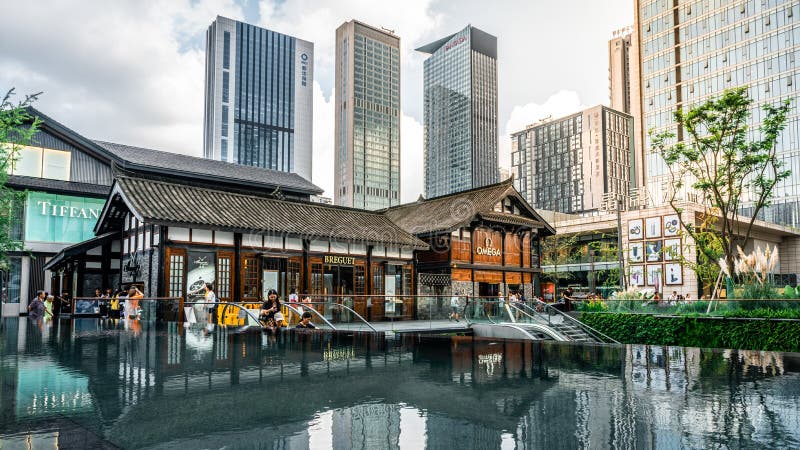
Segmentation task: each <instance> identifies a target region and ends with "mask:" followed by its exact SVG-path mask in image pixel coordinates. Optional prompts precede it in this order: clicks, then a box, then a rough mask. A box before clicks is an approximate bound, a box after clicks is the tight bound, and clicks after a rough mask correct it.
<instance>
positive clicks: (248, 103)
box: [203, 16, 314, 180]
mask: <svg viewBox="0 0 800 450" xmlns="http://www.w3.org/2000/svg"><path fill="white" fill-rule="evenodd" d="M313 80H314V44H312V43H311V42H308V41H304V40H301V39H297V38H295V37H292V36H287V35H285V34H281V33H276V32H274V31H270V30H266V29H264V28H259V27H256V26H253V25H249V24H246V23H243V22H238V21H235V20H231V19H227V18H225V17H219V16H217V19H216V20H214V22H213V23H212V24H211V26H209V27H208V31H207V32H206V92H205V130H204V135H203V151H204V156H205V157H206V158H209V159H216V160H220V161H227V162H232V163H237V164H244V165H249V166H256V167H262V168H267V169H273V170H280V171H284V172H293V173H296V174H298V175H300V176H302V177H304V178H306V179H308V180H310V179H311V144H312V142H311V141H312V119H313V109H312V101H313Z"/></svg>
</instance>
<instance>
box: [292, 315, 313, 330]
mask: <svg viewBox="0 0 800 450" xmlns="http://www.w3.org/2000/svg"><path fill="white" fill-rule="evenodd" d="M295 328H305V329H310V330H313V329H315V328H317V327H315V326H314V324H313V323H311V313H310V312H308V311H306V312H304V313H303V317H302V319H301V320H300V323H298V324H297V326H296V327H295Z"/></svg>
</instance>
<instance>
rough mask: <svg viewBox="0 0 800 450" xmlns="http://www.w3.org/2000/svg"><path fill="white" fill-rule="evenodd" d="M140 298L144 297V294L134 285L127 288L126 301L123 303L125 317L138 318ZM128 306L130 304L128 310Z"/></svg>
mask: <svg viewBox="0 0 800 450" xmlns="http://www.w3.org/2000/svg"><path fill="white" fill-rule="evenodd" d="M142 298H144V294H142V291H140V290H139V288H137V287H136V286H131V287H130V289H128V301H127V303H126V305H125V316H126V318H128V319H130V318H131V317H133V318H135V319H138V318H139V300H140V299H142ZM128 306H130V311H128Z"/></svg>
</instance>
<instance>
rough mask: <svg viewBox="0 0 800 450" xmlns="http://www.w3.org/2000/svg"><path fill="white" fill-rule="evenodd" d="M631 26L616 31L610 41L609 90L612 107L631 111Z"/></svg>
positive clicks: (626, 111) (625, 111)
mask: <svg viewBox="0 0 800 450" xmlns="http://www.w3.org/2000/svg"><path fill="white" fill-rule="evenodd" d="M630 65H631V28H630V27H627V28H623V29H621V30H617V31H615V32H614V35H613V37H612V38H611V40H610V41H608V91H609V100H610V104H611V108H612V109H615V110H617V111H622V112H624V113H628V114H630V113H631V95H632V93H631V70H630Z"/></svg>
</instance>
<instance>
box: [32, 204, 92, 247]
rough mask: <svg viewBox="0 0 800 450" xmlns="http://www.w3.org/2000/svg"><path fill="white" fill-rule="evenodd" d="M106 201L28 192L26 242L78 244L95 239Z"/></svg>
mask: <svg viewBox="0 0 800 450" xmlns="http://www.w3.org/2000/svg"><path fill="white" fill-rule="evenodd" d="M104 204H105V199H98V198H86V197H75V196H72V195H57V194H49V193H46V192H29V193H28V197H27V200H26V202H25V240H26V241H32V242H63V243H77V242H82V241H85V240H86V239H91V238H93V237H94V231H93V230H94V225H95V223H97V219H98V217H100V212H101V211H102V210H103V205H104Z"/></svg>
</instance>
